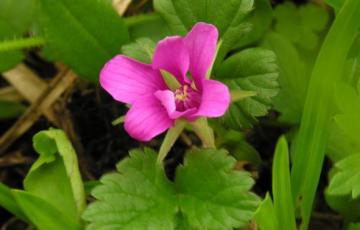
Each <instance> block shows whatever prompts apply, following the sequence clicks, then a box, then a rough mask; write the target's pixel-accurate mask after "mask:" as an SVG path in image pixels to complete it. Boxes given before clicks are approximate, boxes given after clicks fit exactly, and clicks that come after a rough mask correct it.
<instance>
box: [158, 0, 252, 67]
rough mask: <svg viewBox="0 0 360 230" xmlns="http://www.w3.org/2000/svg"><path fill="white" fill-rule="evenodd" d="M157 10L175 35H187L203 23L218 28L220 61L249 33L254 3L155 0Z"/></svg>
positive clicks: (214, 0)
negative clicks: (196, 25) (248, 21)
mask: <svg viewBox="0 0 360 230" xmlns="http://www.w3.org/2000/svg"><path fill="white" fill-rule="evenodd" d="M154 8H155V10H156V11H158V12H159V13H160V14H161V15H162V16H163V18H164V19H165V21H166V22H167V23H168V25H169V27H170V29H171V30H172V32H173V33H175V34H181V35H185V33H186V32H187V31H189V30H190V29H191V27H192V26H193V25H194V24H195V23H196V22H200V21H201V22H207V23H211V24H213V25H215V26H216V27H217V28H218V30H219V35H220V39H221V40H222V41H223V44H222V46H221V48H220V50H219V53H218V57H217V59H218V60H222V59H223V58H224V57H225V55H226V53H227V52H228V51H229V50H231V49H232V48H234V46H235V45H236V44H237V43H238V42H239V39H241V38H242V36H244V34H245V33H244V32H245V31H248V30H249V24H248V23H244V19H245V17H246V16H247V15H248V13H249V12H250V11H251V10H252V8H253V0H229V1H223V0H210V1H208V0H206V1H205V0H201V1H192V0H177V1H175V0H155V1H154Z"/></svg>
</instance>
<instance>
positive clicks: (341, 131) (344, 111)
mask: <svg viewBox="0 0 360 230" xmlns="http://www.w3.org/2000/svg"><path fill="white" fill-rule="evenodd" d="M335 102H336V107H337V108H338V110H339V112H338V113H337V114H336V115H335V116H334V117H333V119H332V122H331V124H330V131H329V133H330V134H329V136H330V137H329V143H328V149H329V152H328V156H329V157H330V158H331V159H332V160H335V161H338V160H341V159H343V158H344V157H346V156H348V155H351V154H354V153H358V152H360V136H359V130H360V124H359V122H358V120H359V117H360V95H359V94H358V93H357V92H356V90H355V89H354V87H351V86H350V85H347V84H338V85H337V86H336V89H335Z"/></svg>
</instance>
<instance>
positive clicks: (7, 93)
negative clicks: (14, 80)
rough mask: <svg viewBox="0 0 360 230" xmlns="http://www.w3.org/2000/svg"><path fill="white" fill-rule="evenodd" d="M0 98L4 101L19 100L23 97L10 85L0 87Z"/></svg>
mask: <svg viewBox="0 0 360 230" xmlns="http://www.w3.org/2000/svg"><path fill="white" fill-rule="evenodd" d="M0 98H1V100H4V101H13V102H20V101H22V100H23V99H24V97H23V96H21V94H19V93H18V91H17V90H16V89H15V88H14V87H11V86H8V87H4V88H1V89H0Z"/></svg>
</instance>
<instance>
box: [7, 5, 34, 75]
mask: <svg viewBox="0 0 360 230" xmlns="http://www.w3.org/2000/svg"><path fill="white" fill-rule="evenodd" d="M34 12H35V1H34V0H19V1H13V0H1V1H0V43H1V42H3V41H8V40H13V39H16V38H21V37H22V36H23V35H24V33H25V32H26V30H27V29H28V28H29V26H30V24H31V23H32V20H33V18H34ZM22 59H23V54H22V53H21V52H20V51H18V50H16V51H6V52H0V60H1V61H0V72H3V71H5V70H7V69H10V68H12V67H13V66H15V65H16V64H17V63H19V62H20V61H21V60H22Z"/></svg>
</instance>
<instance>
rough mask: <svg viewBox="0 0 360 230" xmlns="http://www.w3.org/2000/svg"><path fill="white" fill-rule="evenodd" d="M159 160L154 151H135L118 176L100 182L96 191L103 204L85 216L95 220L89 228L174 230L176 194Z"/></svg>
mask: <svg viewBox="0 0 360 230" xmlns="http://www.w3.org/2000/svg"><path fill="white" fill-rule="evenodd" d="M156 157H157V155H156V153H155V152H154V151H152V150H150V149H145V150H144V152H142V151H141V150H133V151H131V152H130V158H128V159H125V160H123V161H121V162H120V163H119V164H118V165H117V170H118V173H113V174H109V175H106V176H104V177H103V178H102V179H101V180H100V181H101V183H102V185H101V186H98V187H96V188H95V189H94V190H93V192H92V195H93V196H94V197H95V198H96V199H98V200H99V201H97V202H95V203H93V204H91V205H90V206H89V207H88V209H87V210H86V211H85V213H84V215H83V218H84V219H85V220H87V221H91V224H90V225H89V226H88V227H87V229H89V230H93V229H129V230H130V229H134V230H135V229H159V230H171V229H174V227H175V224H174V220H175V214H176V211H177V208H176V197H175V192H174V188H173V186H172V184H171V182H170V181H168V179H167V178H166V176H165V173H164V169H163V168H162V166H161V165H160V164H157V163H156Z"/></svg>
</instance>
